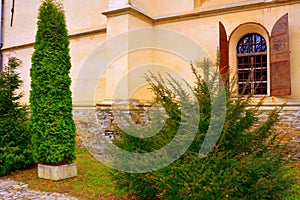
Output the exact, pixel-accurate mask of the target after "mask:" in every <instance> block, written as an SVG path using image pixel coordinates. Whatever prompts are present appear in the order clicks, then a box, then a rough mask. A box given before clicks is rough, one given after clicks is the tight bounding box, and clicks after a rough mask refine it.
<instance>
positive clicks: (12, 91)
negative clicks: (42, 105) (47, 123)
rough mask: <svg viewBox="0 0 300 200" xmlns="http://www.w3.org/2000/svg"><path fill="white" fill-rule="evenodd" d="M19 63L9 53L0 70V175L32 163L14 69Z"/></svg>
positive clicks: (16, 75) (19, 84)
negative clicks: (5, 62) (5, 63)
mask: <svg viewBox="0 0 300 200" xmlns="http://www.w3.org/2000/svg"><path fill="white" fill-rule="evenodd" d="M20 65H21V61H20V60H18V59H17V58H15V57H11V58H9V61H8V65H7V66H5V67H4V70H3V71H2V72H0V113H1V115H0V175H5V174H7V173H8V172H9V171H10V170H14V169H22V168H27V167H29V166H30V165H32V164H33V159H32V152H31V134H30V132H29V129H28V113H27V112H26V107H25V106H24V105H22V104H21V103H20V99H21V97H22V94H21V93H18V90H19V89H20V87H21V86H22V80H21V79H20V77H19V74H18V73H17V72H16V70H17V68H18V67H19V66H20Z"/></svg>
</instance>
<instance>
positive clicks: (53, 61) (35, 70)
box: [30, 0, 75, 164]
mask: <svg viewBox="0 0 300 200" xmlns="http://www.w3.org/2000/svg"><path fill="white" fill-rule="evenodd" d="M37 26H38V30H37V33H36V38H35V44H34V53H33V55H32V58H31V61H32V67H31V69H30V76H31V91H30V108H31V117H30V129H31V131H32V133H33V136H32V141H33V154H34V160H35V161H36V162H38V163H43V164H61V163H71V162H72V161H73V160H74V159H75V154H74V152H75V124H74V121H73V116H72V94H71V91H70V85H71V79H70V77H69V71H70V68H71V61H70V53H69V40H68V31H67V28H66V21H65V15H64V11H63V7H62V5H61V4H60V3H58V2H56V1H55V0H44V1H43V2H42V4H41V6H40V8H39V15H38V22H37Z"/></svg>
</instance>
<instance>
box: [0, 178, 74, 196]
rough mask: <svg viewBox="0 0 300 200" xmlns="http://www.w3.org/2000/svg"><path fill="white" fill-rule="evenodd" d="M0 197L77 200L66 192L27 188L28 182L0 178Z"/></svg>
mask: <svg viewBox="0 0 300 200" xmlns="http://www.w3.org/2000/svg"><path fill="white" fill-rule="evenodd" d="M0 199H1V200H2V199H3V200H11V199H18V200H31V199H35V200H38V199H43V200H77V198H75V197H71V196H69V195H66V194H59V193H55V192H54V193H51V192H41V191H36V190H30V189H28V184H24V183H20V182H17V181H13V180H9V179H1V178H0Z"/></svg>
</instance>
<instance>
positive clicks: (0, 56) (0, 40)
mask: <svg viewBox="0 0 300 200" xmlns="http://www.w3.org/2000/svg"><path fill="white" fill-rule="evenodd" d="M0 12H1V24H0V72H2V67H3V54H2V47H3V27H4V26H3V24H4V0H1V9H0Z"/></svg>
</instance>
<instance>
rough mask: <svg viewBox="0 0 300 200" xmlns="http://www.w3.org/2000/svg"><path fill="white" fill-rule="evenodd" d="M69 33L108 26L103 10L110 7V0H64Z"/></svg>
mask: <svg viewBox="0 0 300 200" xmlns="http://www.w3.org/2000/svg"><path fill="white" fill-rule="evenodd" d="M63 2H64V9H65V15H66V20H67V27H68V29H69V34H73V33H78V32H81V31H87V30H90V29H96V28H99V27H105V26H106V17H105V16H104V15H102V14H101V11H103V10H106V9H108V0H101V1H99V0H85V1H82V0H64V1H63Z"/></svg>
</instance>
